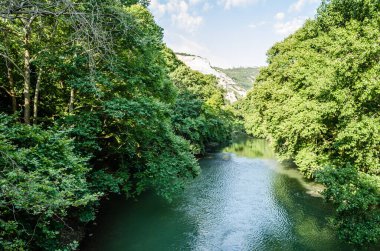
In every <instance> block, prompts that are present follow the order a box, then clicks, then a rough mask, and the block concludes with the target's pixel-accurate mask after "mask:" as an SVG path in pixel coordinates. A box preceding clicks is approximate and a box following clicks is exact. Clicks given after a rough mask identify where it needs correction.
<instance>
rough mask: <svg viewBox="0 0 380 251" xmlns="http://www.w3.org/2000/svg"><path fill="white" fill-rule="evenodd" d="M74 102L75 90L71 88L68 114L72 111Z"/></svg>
mask: <svg viewBox="0 0 380 251" xmlns="http://www.w3.org/2000/svg"><path fill="white" fill-rule="evenodd" d="M74 102H75V90H74V88H71V90H70V101H69V113H70V114H71V113H72V112H73V111H74Z"/></svg>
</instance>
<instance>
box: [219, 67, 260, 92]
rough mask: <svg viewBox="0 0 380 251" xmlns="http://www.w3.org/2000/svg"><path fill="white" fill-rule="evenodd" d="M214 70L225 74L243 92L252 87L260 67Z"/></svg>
mask: <svg viewBox="0 0 380 251" xmlns="http://www.w3.org/2000/svg"><path fill="white" fill-rule="evenodd" d="M215 69H216V70H218V71H220V72H223V73H225V74H226V75H227V76H229V77H230V78H232V79H233V80H234V81H235V82H236V83H237V84H238V85H240V86H241V87H242V88H244V89H245V90H247V91H248V90H249V89H251V88H252V86H253V82H254V81H255V79H256V77H257V75H258V74H259V71H260V67H236V68H230V69H223V68H215Z"/></svg>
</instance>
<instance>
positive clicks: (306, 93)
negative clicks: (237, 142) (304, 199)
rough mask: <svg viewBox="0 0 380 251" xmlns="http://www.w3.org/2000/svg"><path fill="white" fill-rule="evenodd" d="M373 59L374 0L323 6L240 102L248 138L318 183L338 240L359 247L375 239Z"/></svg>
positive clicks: (379, 40)
mask: <svg viewBox="0 0 380 251" xmlns="http://www.w3.org/2000/svg"><path fill="white" fill-rule="evenodd" d="M379 62H380V1H378V0H358V1H356V0H355V1H353V0H330V1H323V3H322V5H321V6H320V7H319V9H318V13H317V15H316V18H315V19H314V20H309V21H307V22H306V24H305V25H304V26H303V27H302V28H301V29H300V30H298V31H297V32H296V33H295V34H293V35H291V36H289V37H288V38H287V39H285V40H284V41H283V42H280V43H277V44H276V45H274V46H273V47H272V48H271V49H270V50H269V52H268V63H269V66H268V67H265V68H264V69H262V70H261V72H260V74H259V76H258V78H257V82H256V83H255V88H254V89H253V91H251V92H250V93H249V95H248V98H247V99H246V100H245V101H244V102H243V103H242V104H239V105H241V107H242V110H243V114H244V117H245V125H246V128H247V131H248V132H249V133H251V134H253V135H256V136H260V137H265V138H266V139H268V140H269V141H270V143H271V144H272V145H273V147H274V148H275V150H276V151H277V153H279V155H280V156H281V158H282V159H290V160H293V161H294V162H295V163H296V164H297V166H298V168H299V170H300V171H301V172H302V173H304V175H305V176H306V177H308V178H312V179H316V180H317V181H318V182H320V183H322V184H324V185H325V188H326V189H325V191H324V192H323V195H324V196H325V198H326V200H328V201H332V202H333V203H334V204H336V217H335V219H334V221H333V224H334V226H336V227H337V228H338V230H339V235H340V237H341V238H343V239H345V240H347V241H349V242H351V243H354V244H361V245H362V244H367V243H371V242H376V241H378V240H379V237H380V206H379V205H380V116H379V115H380V113H379V108H380V78H379V76H380V64H379Z"/></svg>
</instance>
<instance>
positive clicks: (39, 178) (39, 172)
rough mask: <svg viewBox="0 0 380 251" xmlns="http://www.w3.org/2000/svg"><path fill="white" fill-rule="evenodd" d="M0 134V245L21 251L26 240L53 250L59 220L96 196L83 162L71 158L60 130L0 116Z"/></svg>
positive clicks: (72, 154)
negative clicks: (45, 128) (44, 128)
mask: <svg viewBox="0 0 380 251" xmlns="http://www.w3.org/2000/svg"><path fill="white" fill-rule="evenodd" d="M0 135H1V136H0V154H1V158H0V170H1V175H0V187H1V193H0V211H1V219H0V225H1V231H0V240H1V242H0V243H1V245H0V247H2V248H3V249H5V250H15V249H24V248H27V245H28V244H29V243H28V241H29V242H30V241H31V240H34V245H36V246H38V247H40V248H42V247H44V248H48V249H53V248H56V247H58V246H57V245H58V244H59V243H58V239H59V238H60V236H59V231H60V229H62V228H65V225H64V222H63V220H62V218H64V217H66V216H67V215H68V213H69V211H70V210H71V209H73V208H81V207H84V206H86V205H88V204H90V203H92V202H93V201H95V200H96V199H97V197H98V196H99V194H96V193H92V192H90V190H89V188H88V184H87V182H86V175H87V173H88V171H89V169H88V167H87V165H86V159H83V158H81V157H79V156H77V155H76V154H75V152H74V147H73V142H72V140H69V139H68V138H66V136H65V134H64V132H59V131H53V130H42V129H41V128H40V127H37V126H33V127H31V126H26V125H23V124H19V123H17V122H15V120H14V119H12V118H9V117H7V116H5V115H3V114H2V115H0ZM47 243H48V244H47ZM46 245H48V246H46Z"/></svg>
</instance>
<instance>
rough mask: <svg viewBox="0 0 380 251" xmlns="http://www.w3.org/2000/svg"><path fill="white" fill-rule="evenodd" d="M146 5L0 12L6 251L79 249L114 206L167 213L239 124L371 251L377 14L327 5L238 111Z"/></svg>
mask: <svg viewBox="0 0 380 251" xmlns="http://www.w3.org/2000/svg"><path fill="white" fill-rule="evenodd" d="M148 5H149V1H146V0H75V1H69V0H67V1H66V0H65V1H60V0H59V1H50V0H2V1H0V250H76V249H78V247H79V242H80V241H81V240H82V239H83V236H84V234H85V227H86V224H87V223H89V222H91V221H93V220H94V219H95V217H96V213H97V211H98V208H99V205H100V204H101V202H102V200H103V199H106V198H108V197H110V196H112V195H113V194H121V195H123V196H125V197H126V198H127V199H128V198H136V197H138V196H139V195H141V194H142V193H143V192H145V191H154V192H155V193H156V194H158V195H159V196H161V197H163V198H165V199H166V200H169V201H170V200H171V199H172V198H173V196H174V195H175V194H176V193H177V192H178V191H181V189H182V188H183V187H184V186H185V185H186V183H188V182H190V181H191V180H192V179H193V178H194V177H195V176H197V175H199V173H200V171H201V170H200V167H199V163H198V161H197V157H199V156H202V155H203V154H205V152H206V150H207V149H208V148H209V147H212V146H215V145H218V144H223V143H226V142H228V141H229V139H230V137H231V133H232V132H233V130H237V129H239V128H241V124H242V123H244V125H245V129H246V131H247V133H249V134H251V135H253V136H255V137H261V138H265V139H268V140H269V141H270V143H271V144H272V146H273V147H274V149H275V150H276V152H277V153H278V154H279V156H280V158H281V159H282V160H291V161H293V162H294V163H295V164H296V165H297V166H298V168H299V170H300V171H301V172H302V173H303V174H304V175H305V177H307V178H308V179H313V180H316V181H317V182H319V183H322V184H323V185H324V187H325V190H324V192H323V195H324V197H325V199H326V200H327V201H329V202H332V203H334V204H335V208H336V216H335V218H334V220H333V222H332V224H333V225H334V227H336V228H337V229H338V230H339V235H340V237H341V238H342V239H345V240H346V241H348V242H351V243H354V244H358V245H367V244H369V243H375V242H378V241H379V237H380V206H379V202H380V117H379V108H380V78H379V76H380V64H379V61H380V1H379V0H330V1H323V3H322V5H321V6H320V8H319V9H318V13H317V15H316V18H315V19H314V20H308V21H307V22H306V23H305V25H304V26H303V27H302V28H301V29H300V30H298V31H297V32H296V33H294V34H293V35H291V36H289V37H288V38H286V39H285V40H284V41H283V42H280V43H277V44H276V45H274V46H273V47H272V48H271V49H270V50H269V52H268V64H269V65H268V66H267V67H264V68H261V69H260V74H259V75H258V76H257V78H256V82H255V84H254V89H253V90H252V91H251V92H250V93H249V94H248V96H247V98H246V99H244V100H242V101H240V102H238V103H237V104H235V106H234V108H232V107H231V106H230V105H229V104H228V103H227V102H226V101H225V98H224V97H225V91H224V90H223V89H221V88H220V87H218V81H217V79H216V78H215V77H214V76H211V75H204V74H201V73H199V72H197V71H194V70H192V69H190V68H189V67H187V66H186V65H184V64H183V63H182V62H181V61H179V60H178V59H177V58H176V56H175V54H174V52H173V51H171V50H170V49H169V48H167V47H166V45H165V44H164V42H163V30H162V28H160V27H159V26H158V25H157V24H156V23H155V21H154V18H153V16H152V14H151V13H150V11H149V10H148V8H147V7H148ZM232 70H233V69H232ZM247 72H248V73H247ZM230 74H235V75H236V79H240V80H241V81H243V80H242V79H246V78H247V74H251V69H243V70H242V72H237V73H236V72H235V73H230ZM244 81H246V80H244ZM239 119H240V121H237V120H239ZM242 121H244V122H242Z"/></svg>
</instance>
